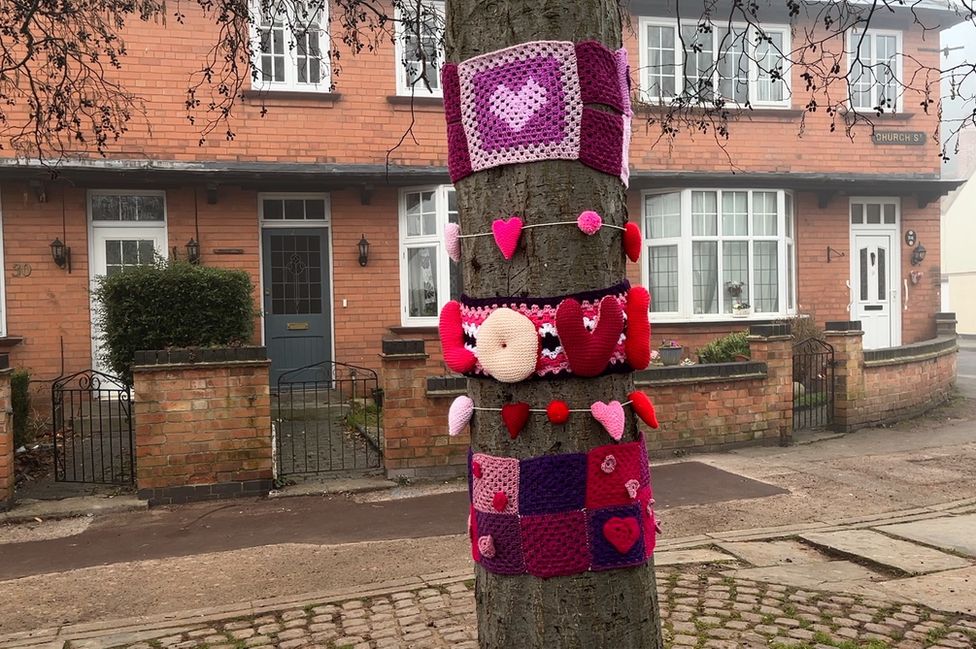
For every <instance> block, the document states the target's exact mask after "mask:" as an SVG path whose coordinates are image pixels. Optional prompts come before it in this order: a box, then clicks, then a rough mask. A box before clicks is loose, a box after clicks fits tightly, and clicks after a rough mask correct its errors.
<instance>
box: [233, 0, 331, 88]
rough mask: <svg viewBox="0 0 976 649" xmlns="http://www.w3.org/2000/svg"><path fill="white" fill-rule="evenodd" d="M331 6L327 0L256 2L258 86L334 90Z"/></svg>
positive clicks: (256, 81) (253, 7)
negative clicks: (332, 85)
mask: <svg viewBox="0 0 976 649" xmlns="http://www.w3.org/2000/svg"><path fill="white" fill-rule="evenodd" d="M328 6H329V5H328V3H327V2H325V0H309V2H301V1H299V0H284V1H282V2H273V3H270V4H266V3H263V2H259V1H257V0H255V1H254V2H253V4H252V11H253V14H254V20H253V21H252V24H253V25H254V27H253V41H254V44H253V46H252V51H253V54H254V61H253V65H254V69H255V77H254V87H255V88H256V89H259V90H291V91H311V92H328V91H329V90H330V76H331V69H330V65H329V36H328V21H329V16H328Z"/></svg>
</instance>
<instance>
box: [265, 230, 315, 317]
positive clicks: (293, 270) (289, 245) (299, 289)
mask: <svg viewBox="0 0 976 649" xmlns="http://www.w3.org/2000/svg"><path fill="white" fill-rule="evenodd" d="M270 249H271V313H272V315H296V314H315V315H317V314H320V313H322V250H321V237H320V236H318V235H291V234H273V235H271V242H270Z"/></svg>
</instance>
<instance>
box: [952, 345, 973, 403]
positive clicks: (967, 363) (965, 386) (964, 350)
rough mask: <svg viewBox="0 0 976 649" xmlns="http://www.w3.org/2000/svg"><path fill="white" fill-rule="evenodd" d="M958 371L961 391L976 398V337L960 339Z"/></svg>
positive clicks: (969, 396)
mask: <svg viewBox="0 0 976 649" xmlns="http://www.w3.org/2000/svg"><path fill="white" fill-rule="evenodd" d="M956 372H957V374H956V376H957V380H956V381H957V383H956V384H957V387H958V388H959V392H961V393H962V394H963V395H964V396H966V397H968V398H970V399H976V338H971V339H965V340H960V343H959V361H958V366H957V370H956Z"/></svg>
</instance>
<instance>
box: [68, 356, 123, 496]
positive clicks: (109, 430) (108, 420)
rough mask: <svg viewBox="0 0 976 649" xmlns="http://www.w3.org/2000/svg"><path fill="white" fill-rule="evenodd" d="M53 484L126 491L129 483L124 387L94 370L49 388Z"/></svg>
mask: <svg viewBox="0 0 976 649" xmlns="http://www.w3.org/2000/svg"><path fill="white" fill-rule="evenodd" d="M51 404H52V418H51V421H52V427H53V431H52V432H53V435H52V437H53V440H54V469H55V471H54V479H55V480H56V481H58V482H91V483H97V484H117V485H129V484H132V482H133V481H134V475H135V472H134V467H135V444H134V443H133V440H132V400H131V398H130V386H129V385H128V384H126V383H125V381H123V380H122V379H120V378H118V377H115V376H110V375H108V374H103V373H102V372H99V371H97V370H90V369H89V370H84V371H82V372H78V373H77V374H72V375H70V376H65V377H61V378H59V379H56V380H55V381H54V383H53V384H52V386H51Z"/></svg>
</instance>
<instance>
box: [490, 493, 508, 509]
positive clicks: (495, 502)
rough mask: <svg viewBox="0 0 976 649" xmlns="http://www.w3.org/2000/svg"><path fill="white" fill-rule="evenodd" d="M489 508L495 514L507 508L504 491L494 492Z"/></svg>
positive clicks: (506, 498) (506, 497)
mask: <svg viewBox="0 0 976 649" xmlns="http://www.w3.org/2000/svg"><path fill="white" fill-rule="evenodd" d="M491 506H492V507H494V508H495V511H496V512H503V511H505V508H506V507H508V496H507V495H506V494H505V492H504V491H498V492H495V495H494V497H493V498H492V499H491Z"/></svg>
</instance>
